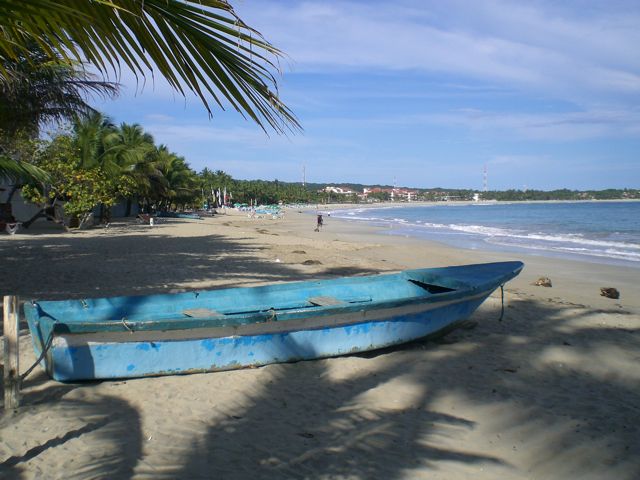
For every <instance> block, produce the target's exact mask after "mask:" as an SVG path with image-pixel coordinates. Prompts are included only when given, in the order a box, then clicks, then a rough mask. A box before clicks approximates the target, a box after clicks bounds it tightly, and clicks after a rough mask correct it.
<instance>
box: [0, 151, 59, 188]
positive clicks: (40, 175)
mask: <svg viewBox="0 0 640 480" xmlns="http://www.w3.org/2000/svg"><path fill="white" fill-rule="evenodd" d="M3 177H4V178H6V179H8V180H9V181H11V182H14V183H18V182H23V183H30V182H34V181H35V182H47V181H48V180H49V174H48V173H47V172H45V171H44V170H42V169H40V168H38V167H36V166H35V165H31V164H30V163H26V162H21V161H20V160H14V159H12V158H9V157H7V156H5V155H0V179H1V178H3Z"/></svg>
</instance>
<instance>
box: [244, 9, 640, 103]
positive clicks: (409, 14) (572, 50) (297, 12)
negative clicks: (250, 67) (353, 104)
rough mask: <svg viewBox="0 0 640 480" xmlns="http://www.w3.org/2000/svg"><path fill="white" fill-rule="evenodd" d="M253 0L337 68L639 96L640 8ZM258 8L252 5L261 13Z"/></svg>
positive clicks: (309, 53)
mask: <svg viewBox="0 0 640 480" xmlns="http://www.w3.org/2000/svg"><path fill="white" fill-rule="evenodd" d="M256 5H257V4H256V3H249V2H247V3H246V4H245V5H244V6H243V9H244V10H246V12H243V11H242V10H243V9H240V10H241V14H245V16H246V17H247V18H248V20H249V23H250V24H254V25H256V26H257V27H258V29H260V30H261V31H262V32H263V33H265V35H266V36H267V38H268V39H269V40H271V41H272V42H273V43H274V44H275V45H277V46H278V47H280V48H282V49H283V50H284V51H285V52H287V53H288V54H289V55H290V56H291V58H292V59H293V65H294V69H295V70H296V71H326V70H328V69H332V68H360V69H384V70H412V71H422V72H427V73H428V72H442V73H448V74H454V75H462V76H466V77H471V78H475V79H482V80H485V81H491V82H500V83H502V84H505V85H513V86H518V87H519V88H534V89H538V90H540V91H544V92H549V93H551V94H555V95H562V96H566V97H570V98H579V99H581V100H582V101H586V100H588V99H589V97H590V94H591V93H592V92H598V93H599V94H601V95H606V96H608V97H610V96H612V95H614V94H638V93H640V57H639V56H638V55H637V54H636V49H635V47H634V46H635V45H638V44H640V29H638V28H637V25H640V9H636V10H635V11H632V12H631V13H630V12H617V11H616V2H612V3H611V4H610V5H611V8H610V9H608V11H607V12H606V13H599V14H597V15H591V16H586V15H585V14H584V11H583V10H580V6H576V7H575V11H572V12H567V11H566V9H565V10H564V11H560V10H559V9H558V8H556V7H553V6H545V5H544V4H542V3H540V2H538V3H536V4H528V3H525V4H517V3H515V2H503V1H474V2H468V1H461V0H458V1H450V2H435V1H434V2H429V1H420V2H404V3H403V2H400V3H396V2H394V3H391V4H390V3H388V2H386V3H381V2H367V3H363V4H358V3H352V2H332V3H329V4H328V3H326V2H320V1H313V2H297V3H295V2H294V3H292V2H287V3H286V4H284V3H274V2H270V3H268V2H260V4H259V5H260V8H255V7H256ZM254 8H255V9H254Z"/></svg>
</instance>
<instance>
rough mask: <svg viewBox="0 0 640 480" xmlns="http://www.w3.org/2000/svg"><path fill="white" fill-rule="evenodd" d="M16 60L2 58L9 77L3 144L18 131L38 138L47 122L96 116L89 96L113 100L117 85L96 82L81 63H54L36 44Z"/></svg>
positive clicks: (3, 90)
mask: <svg viewBox="0 0 640 480" xmlns="http://www.w3.org/2000/svg"><path fill="white" fill-rule="evenodd" d="M27 48H28V49H27V51H26V52H25V51H22V50H17V55H16V56H15V57H9V58H7V57H0V68H1V69H3V70H5V71H7V72H9V75H8V76H7V77H6V78H5V79H3V80H2V81H0V131H2V134H3V139H4V141H7V140H10V139H11V138H12V137H13V136H15V134H16V133H17V132H23V133H25V134H27V135H29V136H31V137H37V135H38V132H39V128H40V126H41V125H42V124H44V123H52V122H58V121H60V120H70V119H72V118H73V117H75V116H77V115H87V114H90V113H95V110H94V109H93V108H92V107H91V106H90V105H89V104H88V103H87V102H86V101H85V98H86V97H87V96H89V95H99V96H103V97H113V96H115V95H116V94H117V93H118V86H117V84H114V83H110V82H103V81H99V80H96V78H95V76H94V75H92V74H90V73H89V72H87V71H86V70H85V69H84V68H83V67H82V66H81V65H80V64H77V63H63V62H62V58H61V57H60V56H58V57H57V59H54V60H51V59H50V58H49V56H48V55H47V54H46V52H45V51H44V50H43V49H42V48H41V47H40V46H39V45H38V44H37V43H35V42H31V43H30V44H29V45H28V46H27Z"/></svg>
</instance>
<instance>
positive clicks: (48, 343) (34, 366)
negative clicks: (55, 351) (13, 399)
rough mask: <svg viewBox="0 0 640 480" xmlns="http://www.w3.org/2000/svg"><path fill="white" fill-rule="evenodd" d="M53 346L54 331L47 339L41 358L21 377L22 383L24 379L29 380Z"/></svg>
mask: <svg viewBox="0 0 640 480" xmlns="http://www.w3.org/2000/svg"><path fill="white" fill-rule="evenodd" d="M52 344H53V330H51V333H50V334H49V338H47V341H46V342H45V345H44V348H43V349H42V352H40V356H39V357H38V359H37V360H36V361H35V363H34V364H33V365H31V366H30V367H29V369H28V370H27V371H26V372H24V373H23V374H22V375H20V383H22V382H23V381H24V379H25V378H27V376H28V375H29V374H30V373H31V372H33V369H34V368H36V365H38V364H39V363H40V362H41V361H42V359H43V358H44V356H45V355H46V354H47V352H48V351H49V349H50V348H51V345H52Z"/></svg>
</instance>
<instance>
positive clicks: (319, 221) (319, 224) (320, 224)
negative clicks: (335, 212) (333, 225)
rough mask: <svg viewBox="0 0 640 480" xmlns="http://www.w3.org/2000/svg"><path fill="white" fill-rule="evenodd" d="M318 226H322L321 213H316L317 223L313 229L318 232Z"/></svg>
mask: <svg viewBox="0 0 640 480" xmlns="http://www.w3.org/2000/svg"><path fill="white" fill-rule="evenodd" d="M320 228H322V214H321V213H319V214H318V224H317V225H316V229H315V231H316V232H319V231H320Z"/></svg>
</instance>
